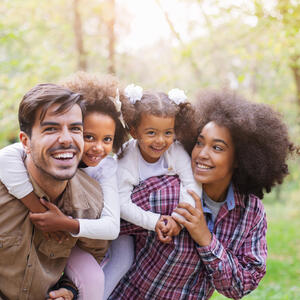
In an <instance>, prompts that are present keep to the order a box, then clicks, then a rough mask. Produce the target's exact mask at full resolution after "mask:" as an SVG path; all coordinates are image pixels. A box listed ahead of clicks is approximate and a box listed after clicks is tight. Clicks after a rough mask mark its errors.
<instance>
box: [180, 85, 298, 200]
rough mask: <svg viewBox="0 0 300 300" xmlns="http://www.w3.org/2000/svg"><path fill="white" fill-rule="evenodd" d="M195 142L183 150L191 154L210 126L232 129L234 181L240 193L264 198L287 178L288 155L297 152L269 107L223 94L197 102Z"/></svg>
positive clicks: (200, 97) (202, 97) (209, 95)
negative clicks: (202, 132)
mask: <svg viewBox="0 0 300 300" xmlns="http://www.w3.org/2000/svg"><path fill="white" fill-rule="evenodd" d="M196 108H197V113H196V119H195V125H196V126H195V128H192V129H191V130H193V132H194V135H193V136H194V138H193V139H192V141H190V142H189V143H185V144H184V146H185V148H186V149H187V151H189V152H191V150H192V148H193V146H194V145H195V142H196V139H197V137H198V135H199V133H200V132H201V130H202V128H203V127H204V126H205V125H206V124H207V123H209V122H215V123H216V124H217V125H219V126H223V127H226V128H228V129H229V131H230V133H231V137H232V140H233V144H234V147H235V163H236V165H237V167H236V168H235V170H234V173H233V177H232V181H233V183H234V185H235V186H236V187H237V188H238V190H239V191H240V192H241V193H245V194H250V193H251V194H254V195H256V196H258V197H259V198H261V199H262V198H263V193H264V191H266V192H267V193H268V192H270V191H271V188H272V187H273V186H275V185H276V184H281V183H282V182H283V179H284V177H285V176H286V175H287V174H288V166H287V164H286V161H287V158H288V154H290V153H292V152H294V151H295V150H297V152H299V149H298V148H295V147H294V146H293V144H292V143H291V142H290V140H289V136H288V130H287V126H286V125H285V124H284V123H283V121H282V120H281V116H280V115H279V114H278V113H277V112H276V111H274V110H273V109H272V108H271V107H270V106H268V105H265V104H258V103H253V102H250V101H247V100H245V99H243V98H242V97H241V96H239V95H237V94H235V93H233V92H230V91H227V90H224V91H221V92H216V91H206V92H202V93H200V94H199V95H198V97H197V101H196Z"/></svg>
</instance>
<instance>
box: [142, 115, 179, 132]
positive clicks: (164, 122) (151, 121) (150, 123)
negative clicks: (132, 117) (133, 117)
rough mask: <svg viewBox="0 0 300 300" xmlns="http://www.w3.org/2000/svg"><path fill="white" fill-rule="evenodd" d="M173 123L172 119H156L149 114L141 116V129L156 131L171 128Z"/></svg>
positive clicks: (173, 119)
mask: <svg viewBox="0 0 300 300" xmlns="http://www.w3.org/2000/svg"><path fill="white" fill-rule="evenodd" d="M174 123H175V118H174V117H158V116H155V115H151V114H142V117H141V122H140V125H139V126H141V127H146V128H147V127H151V128H157V129H164V128H173V127H174Z"/></svg>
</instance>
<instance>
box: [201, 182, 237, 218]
mask: <svg viewBox="0 0 300 300" xmlns="http://www.w3.org/2000/svg"><path fill="white" fill-rule="evenodd" d="M206 197H208V196H207V195H206V194H205V192H204V190H202V197H201V204H202V208H203V212H204V213H211V211H210V209H209V208H208V207H206V206H205V205H203V199H205V198H206ZM225 202H226V204H227V208H228V210H232V209H234V208H235V199H234V190H233V184H232V182H231V183H230V185H229V188H228V192H227V195H226V199H225Z"/></svg>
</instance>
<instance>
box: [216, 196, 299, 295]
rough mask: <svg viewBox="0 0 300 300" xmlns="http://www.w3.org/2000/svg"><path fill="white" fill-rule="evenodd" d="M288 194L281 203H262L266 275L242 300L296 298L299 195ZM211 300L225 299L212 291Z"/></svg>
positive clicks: (267, 199)
mask: <svg viewBox="0 0 300 300" xmlns="http://www.w3.org/2000/svg"><path fill="white" fill-rule="evenodd" d="M289 195H290V197H289V201H285V202H283V201H281V202H276V201H274V195H271V196H269V198H266V201H264V205H265V209H266V213H267V220H268V232H267V241H268V260H267V273H266V275H265V277H264V278H263V279H262V281H261V282H260V284H259V286H258V288H257V289H256V290H255V291H253V292H252V293H251V294H249V295H247V296H245V297H244V298H243V299H245V300H297V299H300V233H299V228H300V195H299V192H295V193H294V195H293V194H292V193H289ZM272 198H273V199H272ZM211 299H213V300H224V299H228V298H226V297H224V296H222V295H220V294H219V293H217V292H215V293H214V294H213V296H212V298H211Z"/></svg>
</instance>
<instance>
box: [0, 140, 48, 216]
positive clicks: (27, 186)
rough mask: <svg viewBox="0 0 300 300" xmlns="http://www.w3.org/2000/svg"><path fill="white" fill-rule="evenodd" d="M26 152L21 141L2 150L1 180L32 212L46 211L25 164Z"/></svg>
mask: <svg viewBox="0 0 300 300" xmlns="http://www.w3.org/2000/svg"><path fill="white" fill-rule="evenodd" d="M25 157H26V154H25V151H24V149H23V146H22V144H21V143H16V144H12V145H9V146H7V147H5V148H3V149H1V150H0V165H1V168H0V180H1V182H2V183H3V184H4V185H5V186H6V188H7V190H8V192H9V193H10V194H11V195H13V196H14V197H16V198H18V199H20V200H21V201H22V202H23V204H24V205H25V206H26V207H27V208H28V209H29V210H30V211H31V212H40V213H42V212H45V211H47V209H46V208H45V207H44V206H43V205H42V204H41V203H40V201H39V199H38V197H37V196H36V195H35V194H34V192H33V187H32V184H31V183H30V180H29V177H28V173H27V169H26V167H25V165H24V160H25Z"/></svg>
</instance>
